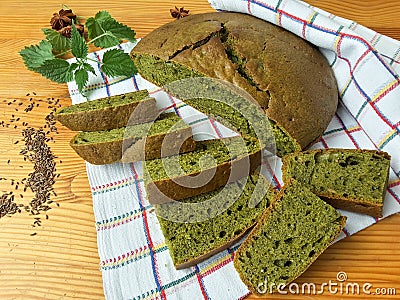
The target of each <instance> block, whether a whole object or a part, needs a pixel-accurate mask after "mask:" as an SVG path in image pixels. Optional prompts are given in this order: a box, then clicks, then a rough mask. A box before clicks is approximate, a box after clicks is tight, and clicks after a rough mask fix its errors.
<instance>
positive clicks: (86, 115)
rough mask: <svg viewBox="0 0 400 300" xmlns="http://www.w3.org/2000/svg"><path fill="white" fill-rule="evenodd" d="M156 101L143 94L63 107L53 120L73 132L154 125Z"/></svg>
mask: <svg viewBox="0 0 400 300" xmlns="http://www.w3.org/2000/svg"><path fill="white" fill-rule="evenodd" d="M157 116H158V109H157V106H156V100H155V99H154V98H150V97H149V93H148V91H146V90H143V91H137V92H131V93H126V94H122V95H116V96H110V97H106V98H101V99H97V100H92V101H87V102H82V103H79V104H74V105H71V106H67V107H63V108H61V109H59V110H58V111H57V112H56V113H55V117H56V119H57V120H58V121H59V122H61V123H62V124H63V125H64V126H66V127H68V128H69V129H71V130H74V131H99V130H109V129H115V128H120V127H125V126H127V125H128V122H129V125H134V124H140V123H144V122H151V121H154V120H155V119H156V118H157Z"/></svg>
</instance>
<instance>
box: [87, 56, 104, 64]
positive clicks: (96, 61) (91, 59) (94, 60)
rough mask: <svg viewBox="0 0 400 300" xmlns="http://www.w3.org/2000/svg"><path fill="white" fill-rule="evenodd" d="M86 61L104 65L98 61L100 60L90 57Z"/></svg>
mask: <svg viewBox="0 0 400 300" xmlns="http://www.w3.org/2000/svg"><path fill="white" fill-rule="evenodd" d="M86 59H87V60H90V61H93V62H95V63H98V64H101V65H102V64H103V63H102V62H101V61H98V60H96V59H93V58H90V57H86Z"/></svg>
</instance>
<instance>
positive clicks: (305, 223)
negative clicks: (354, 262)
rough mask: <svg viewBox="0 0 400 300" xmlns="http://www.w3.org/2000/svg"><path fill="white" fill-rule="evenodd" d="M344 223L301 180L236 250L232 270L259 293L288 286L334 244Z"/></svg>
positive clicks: (281, 195) (280, 197)
mask: <svg viewBox="0 0 400 300" xmlns="http://www.w3.org/2000/svg"><path fill="white" fill-rule="evenodd" d="M345 222H346V218H345V217H342V216H341V215H340V213H339V212H338V211H336V210H335V209H334V208H333V207H332V206H330V205H329V204H327V203H325V202H324V201H323V200H321V199H320V198H319V197H317V196H316V195H315V194H313V193H312V192H311V191H310V190H308V189H307V188H305V187H304V185H302V184H301V183H299V182H295V181H293V182H290V183H289V184H287V185H285V187H284V188H283V190H281V192H280V193H279V194H278V196H277V200H275V202H273V204H272V205H271V206H270V207H269V208H268V210H267V211H266V212H265V213H264V215H263V216H262V218H261V219H260V221H259V222H258V223H257V225H256V227H255V228H254V229H253V231H252V232H251V233H250V235H249V236H248V237H247V239H246V240H245V241H244V243H243V244H242V245H241V246H240V247H239V249H238V251H237V253H236V255H235V259H234V266H235V268H236V270H237V271H238V272H239V275H240V277H241V278H242V280H243V282H244V283H245V284H246V285H247V286H248V287H249V289H250V290H251V291H252V292H254V293H255V294H258V295H265V294H268V293H272V292H274V291H275V290H276V288H277V286H279V285H280V284H285V285H287V284H289V283H290V282H291V281H292V280H294V279H295V278H297V277H298V276H299V275H300V274H302V273H303V272H304V271H305V270H306V269H307V268H308V267H309V266H310V264H311V263H312V262H313V261H314V260H315V259H316V258H317V257H318V256H319V255H320V254H321V253H322V252H323V251H324V250H325V249H326V248H327V247H328V246H329V245H330V244H331V243H332V242H333V241H334V240H335V238H336V237H337V236H338V235H339V234H340V232H341V230H342V229H343V227H344V225H345Z"/></svg>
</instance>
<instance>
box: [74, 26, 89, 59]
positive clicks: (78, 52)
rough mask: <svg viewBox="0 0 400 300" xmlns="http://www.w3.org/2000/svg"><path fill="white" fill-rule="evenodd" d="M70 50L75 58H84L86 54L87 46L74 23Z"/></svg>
mask: <svg viewBox="0 0 400 300" xmlns="http://www.w3.org/2000/svg"><path fill="white" fill-rule="evenodd" d="M71 52H72V54H73V55H74V56H75V57H77V58H86V56H87V55H88V46H87V45H86V42H85V39H84V38H83V37H82V36H81V34H80V33H79V31H78V29H76V26H75V24H72V30H71Z"/></svg>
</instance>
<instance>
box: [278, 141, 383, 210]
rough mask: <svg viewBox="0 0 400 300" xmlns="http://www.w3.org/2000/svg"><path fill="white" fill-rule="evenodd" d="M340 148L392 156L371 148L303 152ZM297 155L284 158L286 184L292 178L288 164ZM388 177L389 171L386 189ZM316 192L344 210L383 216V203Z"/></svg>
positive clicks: (331, 151)
mask: <svg viewBox="0 0 400 300" xmlns="http://www.w3.org/2000/svg"><path fill="white" fill-rule="evenodd" d="M338 150H340V151H349V152H350V151H351V152H355V153H373V154H376V155H379V156H382V157H383V158H385V159H388V160H390V159H391V156H390V155H389V154H388V153H387V152H384V151H379V150H370V149H336V148H329V149H316V150H307V151H304V152H302V153H304V154H314V155H316V154H319V153H324V154H329V153H335V152H337V151H338ZM294 155H296V153H292V154H288V155H286V156H284V157H283V158H282V163H283V164H282V174H283V176H282V179H283V182H284V183H285V184H286V183H287V182H288V181H289V180H290V179H291V178H290V177H288V172H287V166H288V161H289V159H290V158H291V157H292V156H294ZM388 179H389V173H388V174H387V176H386V180H385V182H386V184H385V188H384V190H385V191H386V187H387V184H388ZM312 192H313V193H314V194H316V195H317V196H319V197H320V198H322V199H323V200H325V201H326V202H327V203H329V204H330V205H332V206H333V207H335V208H338V209H343V210H348V211H352V212H356V213H361V214H367V215H370V216H373V217H376V218H380V217H382V212H383V203H374V202H371V201H367V200H364V199H359V198H353V197H341V196H339V195H338V196H337V197H333V196H332V195H330V194H326V193H323V192H319V191H312Z"/></svg>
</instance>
